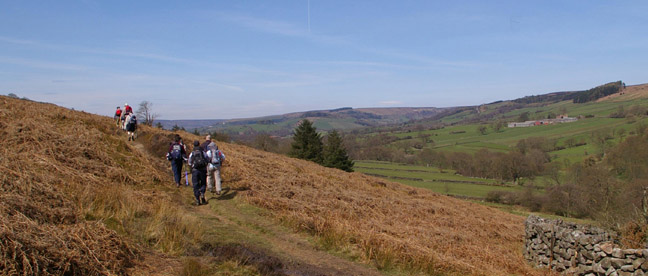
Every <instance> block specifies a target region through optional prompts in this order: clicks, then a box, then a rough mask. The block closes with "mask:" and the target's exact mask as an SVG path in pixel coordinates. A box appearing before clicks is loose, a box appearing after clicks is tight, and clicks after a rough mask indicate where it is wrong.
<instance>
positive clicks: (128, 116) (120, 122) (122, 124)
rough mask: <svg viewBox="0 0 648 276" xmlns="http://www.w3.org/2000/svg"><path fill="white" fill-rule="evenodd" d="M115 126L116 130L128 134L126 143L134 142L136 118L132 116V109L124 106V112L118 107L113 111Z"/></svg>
mask: <svg viewBox="0 0 648 276" xmlns="http://www.w3.org/2000/svg"><path fill="white" fill-rule="evenodd" d="M114 118H115V124H116V125H117V127H118V128H121V129H123V130H125V131H126V132H128V141H135V130H137V117H136V116H135V114H133V108H132V107H131V106H130V105H128V103H125V104H124V110H122V109H121V108H120V107H119V106H118V107H117V110H116V111H115V117H114Z"/></svg>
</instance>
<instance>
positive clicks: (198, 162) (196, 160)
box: [191, 150, 207, 169]
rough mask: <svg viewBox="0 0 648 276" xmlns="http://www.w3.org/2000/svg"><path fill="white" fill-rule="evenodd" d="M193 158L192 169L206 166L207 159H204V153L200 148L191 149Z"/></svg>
mask: <svg viewBox="0 0 648 276" xmlns="http://www.w3.org/2000/svg"><path fill="white" fill-rule="evenodd" d="M192 156H193V160H192V166H191V167H193V168H194V169H204V168H205V167H207V160H205V155H204V154H203V152H202V151H201V150H194V151H193V155H192Z"/></svg>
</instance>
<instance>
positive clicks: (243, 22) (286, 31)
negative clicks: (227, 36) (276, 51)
mask: <svg viewBox="0 0 648 276" xmlns="http://www.w3.org/2000/svg"><path fill="white" fill-rule="evenodd" d="M216 15H217V16H218V17H219V18H220V19H221V20H224V21H227V22H230V23H234V24H236V25H239V26H243V27H246V28H249V29H253V30H257V31H260V32H265V33H269V34H277V35H283V36H290V37H298V38H304V39H308V40H312V41H315V42H321V43H327V44H335V45H350V44H351V43H350V41H349V40H348V38H345V37H340V36H329V35H322V34H313V33H312V32H310V31H309V30H308V28H300V27H297V26H295V25H293V24H290V23H286V22H282V21H277V20H268V19H262V18H256V17H250V16H245V15H240V14H228V13H223V12H217V13H216Z"/></svg>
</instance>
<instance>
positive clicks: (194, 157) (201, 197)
mask: <svg viewBox="0 0 648 276" xmlns="http://www.w3.org/2000/svg"><path fill="white" fill-rule="evenodd" d="M193 144H194V148H193V151H192V152H191V154H189V160H188V164H189V166H190V167H191V182H192V183H193V190H194V196H195V197H196V205H201V204H207V200H205V188H206V187H205V186H206V185H205V184H206V183H205V182H207V156H205V153H204V152H203V151H202V149H201V148H200V142H198V141H194V143H193Z"/></svg>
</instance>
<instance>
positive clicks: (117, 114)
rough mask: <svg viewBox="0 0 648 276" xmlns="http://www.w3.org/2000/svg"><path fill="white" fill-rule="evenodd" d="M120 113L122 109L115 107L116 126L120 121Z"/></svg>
mask: <svg viewBox="0 0 648 276" xmlns="http://www.w3.org/2000/svg"><path fill="white" fill-rule="evenodd" d="M121 115H122V110H121V108H119V106H118V107H117V110H116V111H115V123H116V124H117V127H119V122H120V121H121Z"/></svg>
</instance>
